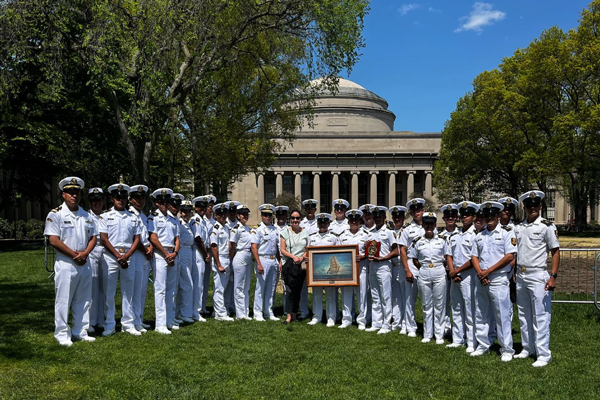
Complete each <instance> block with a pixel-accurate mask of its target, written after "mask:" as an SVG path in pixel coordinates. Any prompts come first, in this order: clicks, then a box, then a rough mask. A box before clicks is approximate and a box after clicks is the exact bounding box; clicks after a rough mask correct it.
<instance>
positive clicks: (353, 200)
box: [350, 171, 360, 208]
mask: <svg viewBox="0 0 600 400" xmlns="http://www.w3.org/2000/svg"><path fill="white" fill-rule="evenodd" d="M350 173H351V174H352V192H351V194H350V207H352V208H358V206H359V204H358V174H360V171H350Z"/></svg>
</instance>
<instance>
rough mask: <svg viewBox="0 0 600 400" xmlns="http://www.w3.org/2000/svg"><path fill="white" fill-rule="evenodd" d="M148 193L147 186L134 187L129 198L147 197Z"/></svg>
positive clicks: (130, 189)
mask: <svg viewBox="0 0 600 400" xmlns="http://www.w3.org/2000/svg"><path fill="white" fill-rule="evenodd" d="M146 193H148V186H146V185H133V186H132V187H130V188H129V196H130V197H131V196H145V195H146Z"/></svg>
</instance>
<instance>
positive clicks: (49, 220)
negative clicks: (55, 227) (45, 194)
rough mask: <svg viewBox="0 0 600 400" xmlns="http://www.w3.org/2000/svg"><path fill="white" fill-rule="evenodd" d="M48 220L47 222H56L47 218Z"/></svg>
mask: <svg viewBox="0 0 600 400" xmlns="http://www.w3.org/2000/svg"><path fill="white" fill-rule="evenodd" d="M46 220H47V221H48V222H54V221H52V218H46Z"/></svg>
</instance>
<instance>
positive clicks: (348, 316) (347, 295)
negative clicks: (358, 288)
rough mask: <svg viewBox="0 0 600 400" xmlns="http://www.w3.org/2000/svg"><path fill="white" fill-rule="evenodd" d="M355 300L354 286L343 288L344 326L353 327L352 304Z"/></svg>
mask: <svg viewBox="0 0 600 400" xmlns="http://www.w3.org/2000/svg"><path fill="white" fill-rule="evenodd" d="M353 299H354V286H343V287H342V324H343V325H352V303H353Z"/></svg>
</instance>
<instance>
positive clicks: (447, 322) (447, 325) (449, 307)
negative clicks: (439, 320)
mask: <svg viewBox="0 0 600 400" xmlns="http://www.w3.org/2000/svg"><path fill="white" fill-rule="evenodd" d="M451 290H452V286H451V285H450V278H449V276H448V270H446V317H445V318H444V329H447V330H451V329H452V321H451V320H450V316H451V315H452V304H451V303H452V295H451V294H450V291H451Z"/></svg>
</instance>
